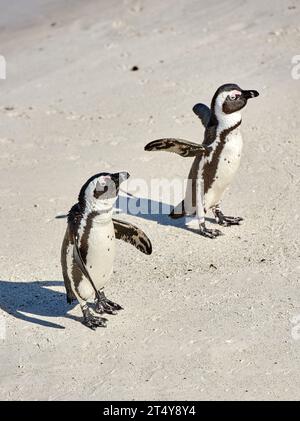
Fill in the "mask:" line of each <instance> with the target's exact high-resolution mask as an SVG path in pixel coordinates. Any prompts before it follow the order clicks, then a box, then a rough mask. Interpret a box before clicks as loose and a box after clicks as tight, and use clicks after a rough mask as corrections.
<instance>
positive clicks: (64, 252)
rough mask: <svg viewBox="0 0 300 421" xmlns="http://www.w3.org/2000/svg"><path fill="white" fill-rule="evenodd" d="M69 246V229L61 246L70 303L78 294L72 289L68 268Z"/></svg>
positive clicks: (63, 269) (64, 276)
mask: <svg viewBox="0 0 300 421" xmlns="http://www.w3.org/2000/svg"><path fill="white" fill-rule="evenodd" d="M68 246H69V230H67V231H66V234H65V236H64V240H63V243H62V248H61V266H62V273H63V278H64V284H65V288H66V292H67V302H68V303H69V304H71V303H72V301H74V300H76V296H75V294H74V292H73V291H72V286H71V280H70V278H69V274H68V269H67V248H68Z"/></svg>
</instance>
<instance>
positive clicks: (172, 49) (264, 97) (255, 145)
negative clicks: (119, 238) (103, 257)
mask: <svg viewBox="0 0 300 421" xmlns="http://www.w3.org/2000/svg"><path fill="white" fill-rule="evenodd" d="M4 3H7V2H6V1H5V2H4V0H3V1H1V2H0V5H1V8H2V7H4V5H3V4H4ZM30 3H31V4H32V8H30V7H29V5H28V9H27V12H26V16H23V17H22V16H21V15H20V13H21V11H20V10H19V9H20V8H17V10H18V12H17V13H18V14H17V15H12V14H11V13H12V8H13V7H15V4H16V1H10V2H9V4H10V6H11V7H10V8H8V11H7V12H5V13H1V20H0V28H1V39H2V43H1V51H0V54H2V55H4V56H5V57H6V60H7V79H6V80H5V81H4V80H1V81H0V86H1V100H0V102H1V109H0V160H1V161H0V162H1V164H0V196H1V200H0V223H1V227H2V229H1V250H0V259H1V281H0V299H1V301H0V305H1V310H0V341H1V344H0V347H1V348H0V360H1V370H0V382H1V386H0V398H1V399H5V400H11V399H47V400H48V399H50V400H65V399H92V400H94V399H101V400H103V399H200V400H201V399H221V400H224V399H225V400H226V399H299V398H300V368H299V367H300V365H299V364H300V329H299V333H298V330H297V324H300V316H299V315H300V294H299V270H300V261H299V162H300V160H299V128H300V123H299V92H300V80H294V79H293V78H292V77H291V60H292V57H293V56H294V55H297V54H300V5H299V4H298V2H297V1H296V0H286V1H285V0H281V1H280V0H277V1H274V0H265V1H259V0H257V1H251V2H250V1H246V2H245V1H240V0H230V1H228V0H226V1H225V0H223V1H221V0H218V1H217V0H211V1H209V2H207V1H199V0H184V1H183V0H181V1H178V0H168V1H161V0H152V1H151V2H150V1H130V0H127V1H120V0H119V1H117V0H115V1H108V0H107V1H104V0H103V1H85V2H79V1H74V2H67V1H60V2H58V1H56V2H55V1H54V2H50V1H45V2H41V1H37V0H35V1H32V2H30ZM50 3H51V4H50ZM71 3H72V5H73V6H71ZM82 3H84V4H85V6H84V7H80V6H79V5H80V4H82ZM63 6H68V7H63ZM293 6H294V7H293ZM71 7H72V10H70V9H71ZM1 10H3V9H1ZM45 11H46V12H45ZM6 13H7V14H6ZM6 23H7V24H6ZM51 23H56V25H55V26H51ZM4 26H5V27H4ZM134 65H137V66H139V71H137V72H131V71H130V68H131V67H132V66H134ZM225 82H235V83H238V84H240V85H241V87H243V88H244V89H257V90H258V91H259V92H260V97H258V98H257V99H255V100H253V101H251V102H250V101H249V105H248V106H247V109H245V110H244V113H243V117H244V121H243V125H242V130H243V134H244V141H245V146H244V154H243V159H242V164H241V168H240V170H239V173H238V176H237V178H236V180H235V181H234V183H233V185H232V186H231V188H230V190H229V191H228V193H227V195H226V197H225V198H224V202H223V207H224V210H225V211H226V212H227V213H228V214H234V215H238V216H243V217H244V218H245V223H244V224H243V225H242V226H241V227H233V228H227V229H226V228H222V230H223V232H224V234H225V235H224V236H222V237H220V238H218V239H216V240H214V241H211V240H208V239H204V238H202V237H200V236H198V235H197V234H195V233H193V232H190V231H188V230H185V229H182V228H178V227H176V226H172V223H170V225H165V224H159V223H157V220H155V217H154V218H153V220H152V219H151V218H150V219H149V218H148V219H147V218H141V217H133V216H127V215H125V216H122V217H123V218H124V219H127V220H130V221H132V222H134V223H135V224H137V225H139V226H140V227H141V228H143V229H144V230H145V231H146V232H147V233H148V234H149V236H150V237H151V239H152V242H153V248H154V252H153V255H152V256H150V257H147V256H144V255H142V254H141V253H139V252H138V251H136V250H135V249H134V248H132V247H130V246H128V245H126V244H125V243H119V242H118V245H117V249H118V255H117V259H116V263H115V273H114V276H113V279H112V281H111V284H110V285H109V286H108V288H107V291H106V292H107V295H108V296H109V297H110V298H112V299H114V300H116V301H117V302H120V303H121V304H123V305H124V307H125V310H124V311H123V312H121V313H120V314H119V315H117V316H108V318H109V322H108V327H107V329H98V330H97V331H96V332H93V331H90V330H88V329H87V328H86V327H84V326H83V325H82V324H81V323H80V322H79V321H78V320H80V317H81V312H80V308H79V306H77V305H76V306H71V307H70V306H68V305H67V303H66V300H65V293H64V287H63V283H62V274H61V268H60V245H61V241H62V237H63V234H64V230H65V224H66V220H64V219H60V220H57V219H55V215H57V214H59V213H64V212H66V211H68V210H69V209H70V207H71V205H72V204H73V203H75V201H76V197H77V194H78V191H79V189H80V187H81V185H82V184H83V182H84V181H85V180H86V179H87V178H88V177H89V176H90V175H92V174H94V173H96V172H99V171H101V170H108V171H114V170H127V171H129V172H130V173H131V179H132V180H134V179H136V178H140V177H143V178H145V179H146V180H147V181H148V182H150V180H151V178H159V177H169V178H170V179H172V178H173V177H180V178H184V177H186V175H187V172H188V169H189V167H190V165H191V160H190V159H183V158H180V157H178V156H176V155H173V154H172V155H171V154H164V153H156V154H154V153H152V154H151V153H147V152H144V151H143V147H144V145H145V144H146V143H147V142H148V141H150V140H153V139H156V138H159V137H164V136H177V137H182V138H186V139H189V140H192V141H199V142H201V141H202V138H203V129H202V127H201V124H200V122H199V121H198V120H197V118H196V117H195V116H194V115H193V113H192V106H193V105H194V104H195V103H196V102H199V101H203V102H206V103H207V102H209V101H210V99H211V96H212V95H213V93H214V91H215V89H216V88H217V87H218V86H219V85H220V84H222V83H225ZM5 107H9V108H8V109H7V108H5ZM11 107H13V109H11ZM153 198H154V199H157V197H153ZM161 199H162V201H164V200H166V199H165V198H164V195H163V196H162V198H161ZM166 220H167V219H166V218H162V222H163V223H164V222H165V221H166ZM211 265H213V266H214V267H213V266H211ZM297 316H299V321H298V322H297V321H296V319H295V320H294V319H293V317H297ZM292 319H293V320H294V322H295V324H293V323H292V322H291V320H292ZM293 329H294V330H293ZM298 337H299V340H297V338H298Z"/></svg>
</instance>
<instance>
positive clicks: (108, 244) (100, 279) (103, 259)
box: [86, 219, 115, 290]
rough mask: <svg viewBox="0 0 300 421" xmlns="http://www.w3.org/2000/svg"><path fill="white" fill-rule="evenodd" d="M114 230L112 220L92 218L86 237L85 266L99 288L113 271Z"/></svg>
mask: <svg viewBox="0 0 300 421" xmlns="http://www.w3.org/2000/svg"><path fill="white" fill-rule="evenodd" d="M114 257H115V232H114V225H113V222H112V220H110V221H108V222H105V223H103V222H97V219H94V220H93V223H92V227H91V230H90V233H89V238H88V250H87V256H86V267H87V269H88V271H89V273H90V275H91V277H92V279H93V282H94V283H95V286H96V288H97V289H98V290H99V289H101V288H103V287H104V286H105V284H106V283H107V281H108V280H109V278H110V276H111V274H112V271H113V262H114Z"/></svg>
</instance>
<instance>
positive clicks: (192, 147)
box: [144, 138, 208, 158]
mask: <svg viewBox="0 0 300 421" xmlns="http://www.w3.org/2000/svg"><path fill="white" fill-rule="evenodd" d="M144 149H145V151H166V152H174V153H177V154H178V155H180V156H183V157H185V158H187V157H193V156H196V155H199V154H203V153H205V152H206V151H208V148H207V147H206V146H205V145H200V144H198V143H194V142H189V141H188V140H184V139H171V138H165V139H157V140H153V141H152V142H150V143H148V144H147V145H146V146H145V148H144Z"/></svg>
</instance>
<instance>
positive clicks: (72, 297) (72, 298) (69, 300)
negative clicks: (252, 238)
mask: <svg viewBox="0 0 300 421" xmlns="http://www.w3.org/2000/svg"><path fill="white" fill-rule="evenodd" d="M75 300H76V297H75V295H74V294H73V293H72V292H71V293H69V292H68V293H67V303H68V304H72V302H73V301H75Z"/></svg>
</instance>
